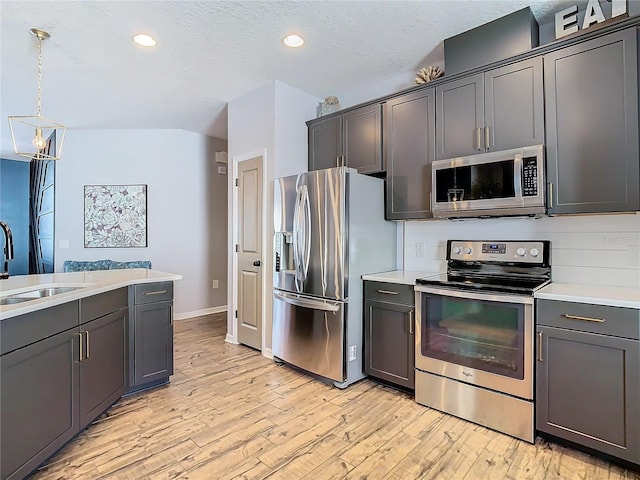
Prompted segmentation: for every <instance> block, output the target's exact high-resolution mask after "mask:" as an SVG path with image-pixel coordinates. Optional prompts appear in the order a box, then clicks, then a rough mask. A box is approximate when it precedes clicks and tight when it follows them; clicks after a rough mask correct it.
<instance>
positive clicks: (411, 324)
mask: <svg viewBox="0 0 640 480" xmlns="http://www.w3.org/2000/svg"><path fill="white" fill-rule="evenodd" d="M409 335H413V310H409Z"/></svg>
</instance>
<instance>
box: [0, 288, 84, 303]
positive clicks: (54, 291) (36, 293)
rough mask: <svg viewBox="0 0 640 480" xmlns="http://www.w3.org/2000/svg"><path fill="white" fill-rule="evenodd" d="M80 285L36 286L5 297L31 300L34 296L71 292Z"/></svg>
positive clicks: (42, 296)
mask: <svg viewBox="0 0 640 480" xmlns="http://www.w3.org/2000/svg"><path fill="white" fill-rule="evenodd" d="M79 288H82V287H49V288H38V289H37V290H29V291H28V292H22V293H15V294H13V295H10V296H9V297H7V298H24V299H27V300H32V299H34V298H44V297H51V296H53V295H58V294H60V293H67V292H73V291H74V290H78V289H79Z"/></svg>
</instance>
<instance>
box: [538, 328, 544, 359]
mask: <svg viewBox="0 0 640 480" xmlns="http://www.w3.org/2000/svg"><path fill="white" fill-rule="evenodd" d="M538 361H539V362H542V361H544V360H543V359H542V332H538Z"/></svg>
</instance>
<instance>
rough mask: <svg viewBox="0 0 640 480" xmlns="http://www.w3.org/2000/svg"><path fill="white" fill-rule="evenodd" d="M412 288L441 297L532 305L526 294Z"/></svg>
mask: <svg viewBox="0 0 640 480" xmlns="http://www.w3.org/2000/svg"><path fill="white" fill-rule="evenodd" d="M414 290H415V291H416V292H421V293H431V294H434V295H440V296H443V297H455V298H467V299H469V300H485V301H488V302H501V303H520V304H523V305H533V296H527V295H504V294H501V293H475V292H470V291H467V290H454V289H448V288H435V287H426V286H423V285H416V286H415V287H414Z"/></svg>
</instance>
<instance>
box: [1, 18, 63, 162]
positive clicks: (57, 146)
mask: <svg viewBox="0 0 640 480" xmlns="http://www.w3.org/2000/svg"><path fill="white" fill-rule="evenodd" d="M30 31H31V33H32V34H33V36H35V37H36V39H37V40H38V97H37V98H38V100H37V112H36V114H35V115H14V116H10V117H9V128H10V129H11V140H12V141H13V150H14V151H15V153H16V154H18V155H20V156H22V157H27V158H38V159H43V160H58V159H59V158H60V154H61V152H62V143H63V142H64V134H65V132H66V130H67V129H66V127H65V126H64V125H62V124H60V123H58V122H55V121H53V120H50V119H48V118H45V117H43V116H42V113H41V107H42V98H41V97H42V42H43V41H44V40H46V39H47V38H49V37H50V35H49V34H48V33H47V32H45V31H43V30H39V29H37V28H32V29H31V30H30ZM49 139H52V143H51V144H49Z"/></svg>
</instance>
